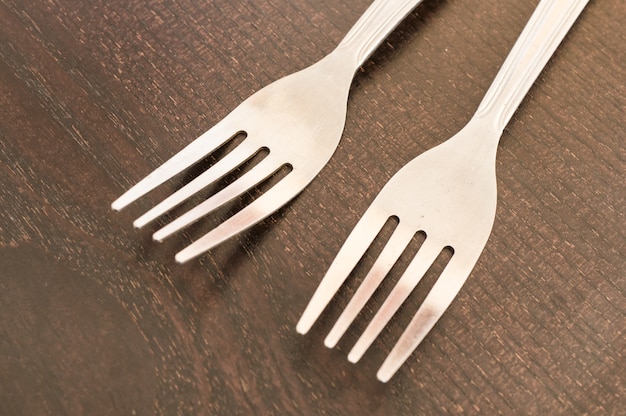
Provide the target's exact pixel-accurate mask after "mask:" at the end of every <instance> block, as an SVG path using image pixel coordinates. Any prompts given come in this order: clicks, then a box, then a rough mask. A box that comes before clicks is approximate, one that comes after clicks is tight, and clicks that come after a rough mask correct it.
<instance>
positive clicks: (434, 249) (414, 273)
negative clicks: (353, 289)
mask: <svg viewBox="0 0 626 416" xmlns="http://www.w3.org/2000/svg"><path fill="white" fill-rule="evenodd" d="M441 249H442V246H441V245H440V244H438V243H436V242H434V241H432V239H431V240H429V239H428V237H426V240H425V241H424V243H423V244H422V246H421V247H420V249H419V250H418V252H417V254H416V255H415V257H414V258H413V260H411V263H410V264H409V266H408V267H407V269H406V270H405V271H404V273H403V274H402V277H401V278H400V280H399V281H398V283H396V285H395V287H394V288H393V290H392V291H391V293H389V296H387V299H385V302H384V303H383V305H382V306H381V307H380V309H379V310H378V312H377V313H376V315H375V316H374V318H372V321H371V322H370V323H369V325H368V326H367V328H365V331H364V332H363V334H362V335H361V336H360V337H359V340H358V341H357V342H356V344H355V345H354V347H352V350H351V351H350V353H349V354H348V360H349V361H350V362H352V363H356V362H357V361H359V360H360V359H361V357H362V356H363V354H365V351H367V349H368V348H369V346H370V345H372V342H374V340H375V339H376V337H377V336H378V335H379V334H380V332H381V331H382V330H383V328H384V327H385V325H387V323H388V322H389V320H390V319H391V318H392V317H393V315H394V314H395V313H396V312H397V311H398V309H399V308H400V306H402V304H403V303H404V301H405V300H406V299H407V298H408V297H409V295H410V294H411V292H412V291H413V290H414V289H415V287H416V286H417V284H418V283H419V281H420V280H421V279H422V277H423V276H424V274H426V271H428V269H429V268H430V266H431V265H432V264H433V262H434V261H435V259H436V258H437V256H438V255H439V253H440V252H441Z"/></svg>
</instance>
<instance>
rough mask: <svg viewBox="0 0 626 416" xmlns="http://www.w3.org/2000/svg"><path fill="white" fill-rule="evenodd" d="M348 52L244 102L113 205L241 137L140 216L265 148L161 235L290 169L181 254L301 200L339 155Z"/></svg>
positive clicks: (152, 214) (156, 212) (142, 220)
mask: <svg viewBox="0 0 626 416" xmlns="http://www.w3.org/2000/svg"><path fill="white" fill-rule="evenodd" d="M346 59H347V56H345V55H342V54H341V53H339V52H336V53H331V54H330V55H328V56H327V57H326V58H324V59H322V60H321V61H319V62H317V63H316V64H314V65H312V66H310V67H308V68H306V69H304V70H302V71H299V72H296V73H294V74H291V75H289V76H286V77H284V78H281V79H279V80H278V81H276V82H274V83H272V84H269V85H268V86H266V87H265V88H263V89H261V90H259V91H258V92H257V93H255V94H254V95H252V96H250V97H249V98H248V99H247V100H245V101H244V102H242V103H241V104H240V105H239V106H238V107H237V108H235V110H233V111H232V112H231V113H230V114H228V115H227V116H226V117H225V118H224V119H223V120H221V121H220V122H219V123H218V124H216V125H215V126H214V127H213V128H211V129H210V130H208V131H207V132H206V133H204V134H203V135H201V136H200V137H199V138H197V139H196V140H195V141H193V142H192V143H190V144H189V145H188V146H187V147H185V148H184V149H183V150H181V151H180V152H179V153H178V154H176V155H174V156H173V157H172V158H171V159H169V160H168V161H166V162H165V163H163V164H162V165H161V166H159V167H158V168H157V169H155V170H154V171H153V172H152V173H151V174H150V175H148V176H147V177H146V178H144V179H143V180H141V181H140V182H139V183H137V184H136V185H135V186H133V187H132V188H131V189H130V190H128V191H127V192H126V193H125V194H123V195H122V196H121V197H119V198H118V199H117V200H116V201H115V202H113V204H112V207H113V209H115V210H120V209H122V208H124V207H125V206H127V205H129V204H130V203H132V202H133V201H135V200H136V199H138V198H140V197H142V196H143V195H145V194H146V193H148V192H150V191H151V190H153V189H154V188H156V187H158V186H159V185H161V184H162V183H164V182H165V181H168V180H169V179H171V178H172V177H174V176H175V175H177V174H179V173H181V172H182V171H184V170H186V169H187V168H189V167H191V166H192V165H194V164H195V163H197V162H199V161H200V160H202V159H204V158H205V157H206V156H207V155H209V154H211V153H212V152H214V151H215V150H216V149H217V148H219V147H220V146H222V145H223V144H224V143H226V142H227V141H228V140H230V139H231V138H233V137H234V136H235V135H237V134H240V133H245V134H246V138H245V139H244V140H243V142H242V143H240V144H239V145H238V146H237V147H236V148H235V149H233V150H232V151H231V152H229V153H227V154H226V155H225V156H224V157H223V158H222V159H220V160H219V161H217V162H216V163H215V164H214V165H213V166H211V167H210V168H209V169H208V170H206V171H205V172H204V173H202V174H201V175H200V176H198V177H196V178H195V179H194V180H192V181H191V182H189V183H188V184H186V185H185V186H184V187H182V188H181V189H180V190H178V191H176V192H175V193H173V194H172V195H170V196H169V197H168V198H166V199H165V200H163V201H162V202H161V203H159V204H158V205H156V206H155V207H154V208H152V209H151V210H149V211H148V212H146V213H145V214H144V215H142V216H141V217H139V218H138V219H137V220H136V221H135V222H134V224H135V226H136V227H143V226H144V225H146V224H148V223H149V222H151V221H153V220H154V219H156V218H158V217H160V216H161V215H162V214H164V213H166V212H168V211H169V210H171V209H172V208H174V207H175V206H177V205H179V204H180V203H182V202H183V201H185V200H187V199H188V198H189V197H191V196H192V195H194V194H196V193H197V192H199V191H200V190H202V189H204V188H206V187H208V186H210V185H211V184H213V183H215V182H216V181H217V180H219V179H220V178H222V177H224V176H225V175H227V174H229V173H231V172H236V170H237V168H239V167H240V166H241V165H242V164H244V163H245V162H247V161H249V160H250V159H251V158H252V157H253V156H254V155H256V154H257V153H258V152H259V150H260V149H264V150H266V151H267V152H268V154H267V156H266V157H265V158H264V159H262V160H261V161H260V162H259V163H258V164H257V165H255V166H254V167H252V168H251V169H250V170H249V171H247V172H246V173H244V174H242V175H241V176H240V177H238V178H237V179H236V180H235V181H234V182H232V183H231V184H230V185H228V186H227V187H226V188H224V189H222V190H220V191H219V192H217V193H215V194H214V195H212V196H210V197H209V198H208V199H207V200H205V201H204V202H202V203H201V204H199V205H197V206H195V207H194V208H193V209H191V210H189V211H188V212H186V213H185V214H184V215H182V216H180V217H179V218H177V219H176V220H174V221H173V222H171V223H170V224H168V225H166V226H165V227H163V228H162V229H160V230H158V231H157V232H156V233H155V234H154V238H155V239H156V240H162V239H163V238H165V237H167V236H169V235H171V234H172V233H174V232H176V231H178V230H180V229H182V228H183V227H185V226H187V225H189V224H191V223H193V222H195V221H197V220H198V219H200V218H202V217H203V216H205V215H207V214H208V213H209V212H211V211H213V210H214V209H216V208H218V207H220V206H221V205H223V204H225V203H227V202H228V201H230V200H233V199H234V198H237V197H238V196H240V195H241V194H243V193H245V192H246V191H248V190H250V189H251V188H254V187H255V186H257V185H258V184H259V183H261V182H262V181H264V180H265V179H267V178H269V177H270V176H272V175H273V174H274V173H275V172H276V171H278V170H279V169H281V167H284V166H288V167H289V168H290V172H289V173H288V174H287V175H286V176H285V177H284V178H282V179H281V180H280V181H279V182H278V183H276V184H275V185H274V186H273V187H272V188H270V189H269V190H268V191H267V192H265V193H264V194H262V195H261V196H260V197H258V198H257V199H255V200H254V201H253V202H251V203H250V204H249V205H248V206H246V207H245V208H243V209H242V210H241V211H239V212H237V213H236V214H234V215H233V216H232V217H230V218H229V219H227V220H226V221H224V222H223V223H221V224H220V225H219V226H218V227H216V228H215V229H213V230H212V231H211V232H209V233H208V234H206V235H205V236H203V237H202V238H200V239H199V240H197V241H195V242H194V243H193V244H191V245H190V246H188V247H187V248H186V249H184V250H183V251H181V252H180V253H178V254H177V255H176V259H177V261H179V262H185V261H187V260H189V259H191V258H193V257H195V256H197V255H199V254H201V253H203V252H204V251H206V250H208V249H210V248H212V247H214V246H215V245H217V244H219V243H221V242H222V241H224V240H226V239H228V238H230V237H231V236H233V235H235V234H237V233H239V232H241V231H243V230H245V229H247V228H248V227H250V226H252V225H254V224H255V223H257V222H259V221H261V220H262V219H264V218H265V217H267V216H268V215H270V214H271V213H272V212H274V211H276V210H277V209H279V208H280V207H281V206H283V205H284V204H286V203H287V202H288V201H289V200H291V199H292V198H293V197H295V196H296V195H297V194H298V193H299V192H300V191H301V190H302V189H303V188H304V187H305V186H307V185H308V184H309V183H310V182H311V180H313V178H314V177H315V176H316V175H317V173H318V172H319V171H320V170H321V169H322V167H323V166H324V165H325V164H326V163H327V162H328V160H329V158H330V157H331V155H332V154H333V153H334V151H335V149H336V148H337V145H338V143H339V140H340V138H341V134H342V131H343V128H344V124H345V119H346V107H347V104H346V103H347V97H348V92H349V88H350V84H351V80H352V76H353V75H354V71H353V69H352V64H351V63H350V62H348V61H346Z"/></svg>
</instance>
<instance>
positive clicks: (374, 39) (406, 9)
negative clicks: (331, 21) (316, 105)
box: [337, 0, 423, 71]
mask: <svg viewBox="0 0 626 416" xmlns="http://www.w3.org/2000/svg"><path fill="white" fill-rule="evenodd" d="M422 1H423V0H375V1H374V2H373V3H372V4H371V5H370V6H369V7H368V8H367V10H366V11H365V13H363V15H362V16H361V17H360V18H359V20H358V21H357V22H356V23H355V24H354V26H352V28H351V29H350V31H349V32H348V33H347V34H346V36H345V37H344V38H343V40H342V41H341V42H340V43H339V46H337V49H341V50H344V51H347V52H349V53H352V54H353V57H354V60H355V68H354V69H355V71H356V70H357V69H358V68H359V67H360V66H361V65H363V63H364V62H365V60H366V59H367V58H369V56H370V55H371V54H372V53H373V52H374V50H375V49H376V48H377V47H378V46H379V45H380V44H381V43H382V41H383V40H385V38H386V37H387V35H389V33H391V31H392V30H393V29H395V28H396V27H397V26H398V24H399V23H400V22H401V21H402V20H403V19H404V18H405V17H406V16H407V15H408V14H409V13H410V12H411V10H413V9H414V8H415V7H416V6H417V5H418V4H420V3H421V2H422Z"/></svg>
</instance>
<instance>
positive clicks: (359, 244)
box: [296, 205, 389, 334]
mask: <svg viewBox="0 0 626 416" xmlns="http://www.w3.org/2000/svg"><path fill="white" fill-rule="evenodd" d="M388 218H389V215H388V214H386V213H385V212H383V211H382V210H380V209H379V208H378V207H377V206H376V205H370V207H369V208H368V209H367V211H365V214H363V216H362V217H361V219H360V220H359V222H358V223H357V224H356V226H355V227H354V229H353V230H352V232H351V233H350V235H349V236H348V238H347V239H346V242H345V243H344V244H343V246H342V247H341V249H340V250H339V253H337V257H335V260H333V262H332V263H331V265H330V267H329V268H328V271H327V272H326V275H325V276H324V278H323V279H322V282H321V283H320V284H319V286H318V287H317V289H316V290H315V293H314V294H313V297H312V298H311V300H310V301H309V304H308V305H307V307H306V309H305V310H304V312H303V313H302V316H301V317H300V321H298V324H297V325H296V331H298V332H299V333H300V334H306V333H307V332H308V331H309V329H311V327H312V326H313V324H314V323H315V321H316V320H317V318H318V317H319V316H320V314H321V313H322V311H323V310H324V309H325V308H326V306H327V305H328V303H329V302H330V300H331V299H332V298H333V296H334V295H335V293H336V292H337V290H339V288H340V287H341V285H342V284H343V283H344V282H345V280H346V279H347V278H348V275H349V274H350V272H351V271H352V269H354V267H355V266H356V264H357V263H358V261H359V260H360V259H361V257H363V254H364V253H365V250H367V248H368V247H369V246H370V244H371V243H372V241H374V238H375V237H376V235H378V232H379V231H380V230H381V229H382V227H383V225H384V224H385V221H387V219H388Z"/></svg>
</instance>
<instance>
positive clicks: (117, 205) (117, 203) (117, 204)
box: [111, 199, 124, 211]
mask: <svg viewBox="0 0 626 416" xmlns="http://www.w3.org/2000/svg"><path fill="white" fill-rule="evenodd" d="M122 208H124V205H122V204H121V203H120V200H119V199H116V200H115V201H113V203H112V204H111V209H112V210H113V211H120V210H121V209H122Z"/></svg>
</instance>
